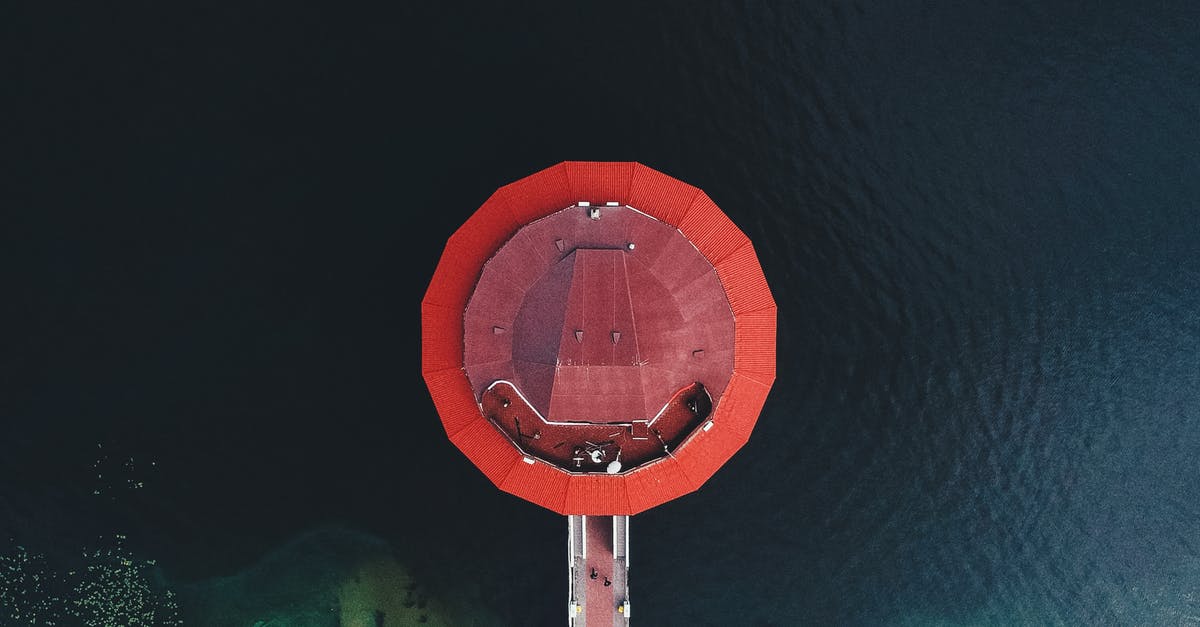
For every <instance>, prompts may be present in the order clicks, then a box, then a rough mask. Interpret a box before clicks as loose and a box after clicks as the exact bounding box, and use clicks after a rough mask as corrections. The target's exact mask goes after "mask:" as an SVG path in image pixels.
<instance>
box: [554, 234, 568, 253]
mask: <svg viewBox="0 0 1200 627" xmlns="http://www.w3.org/2000/svg"><path fill="white" fill-rule="evenodd" d="M554 247H555V248H557V249H558V252H560V253H561V252H562V251H564V250H566V249H567V243H566V242H564V241H563V238H561V237H560V238H558V239H556V240H554Z"/></svg>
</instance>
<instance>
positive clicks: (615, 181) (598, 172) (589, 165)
mask: <svg viewBox="0 0 1200 627" xmlns="http://www.w3.org/2000/svg"><path fill="white" fill-rule="evenodd" d="M565 167H566V172H567V180H568V181H569V182H570V187H571V193H572V194H573V195H574V196H575V199H576V200H577V201H579V200H587V201H590V202H592V203H603V202H609V201H615V202H619V203H621V204H626V201H627V200H628V199H629V183H630V181H631V180H632V179H633V162H632V161H567V162H566V163H565Z"/></svg>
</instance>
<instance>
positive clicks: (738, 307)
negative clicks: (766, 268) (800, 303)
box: [716, 246, 775, 317]
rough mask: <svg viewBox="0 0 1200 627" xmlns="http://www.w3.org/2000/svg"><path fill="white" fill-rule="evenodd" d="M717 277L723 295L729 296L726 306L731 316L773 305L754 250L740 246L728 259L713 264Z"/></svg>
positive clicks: (773, 302)
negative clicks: (719, 278)
mask: <svg viewBox="0 0 1200 627" xmlns="http://www.w3.org/2000/svg"><path fill="white" fill-rule="evenodd" d="M716 268H717V275H718V276H720V277H721V283H722V284H723V285H724V286H725V294H726V295H727V296H728V297H729V306H730V307H732V308H733V315H734V317H737V316H738V315H740V314H743V313H746V312H750V311H756V310H759V309H766V308H768V307H774V306H775V299H774V298H773V297H772V296H771V288H770V287H768V286H767V279H766V277H764V276H763V271H762V266H760V265H759V263H758V256H756V255H755V254H754V247H752V246H742V247H741V248H738V249H737V250H735V251H733V252H732V253H731V254H730V255H729V257H727V258H726V259H725V260H724V261H722V262H721V263H719V264H716Z"/></svg>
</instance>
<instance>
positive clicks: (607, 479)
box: [563, 475, 632, 516]
mask: <svg viewBox="0 0 1200 627" xmlns="http://www.w3.org/2000/svg"><path fill="white" fill-rule="evenodd" d="M600 504H603V508H604V510H603V511H611V512H612V514H611V515H614V516H625V515H628V514H631V513H632V512H631V511H630V507H629V495H628V492H627V490H626V478H625V477H622V476H613V475H572V476H571V478H570V480H569V482H568V484H567V495H566V500H565V501H564V502H563V513H564V514H595V513H596V512H597V510H598V507H597V506H598V505H600Z"/></svg>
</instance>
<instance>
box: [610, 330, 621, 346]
mask: <svg viewBox="0 0 1200 627" xmlns="http://www.w3.org/2000/svg"><path fill="white" fill-rule="evenodd" d="M612 339H613V344H616V343H617V342H620V341H621V332H620V331H613V332H612Z"/></svg>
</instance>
